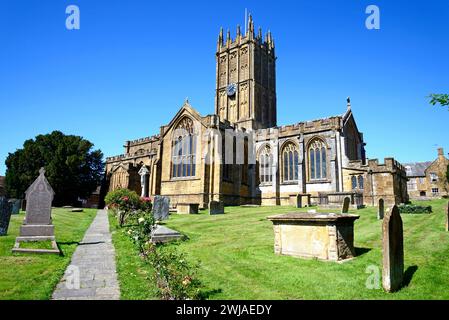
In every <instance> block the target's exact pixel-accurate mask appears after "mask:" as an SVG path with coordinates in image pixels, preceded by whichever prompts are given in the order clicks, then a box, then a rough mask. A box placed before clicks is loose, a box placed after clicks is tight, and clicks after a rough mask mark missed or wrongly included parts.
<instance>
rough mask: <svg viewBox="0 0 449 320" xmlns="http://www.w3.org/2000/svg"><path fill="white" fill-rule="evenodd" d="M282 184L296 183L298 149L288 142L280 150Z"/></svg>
mask: <svg viewBox="0 0 449 320" xmlns="http://www.w3.org/2000/svg"><path fill="white" fill-rule="evenodd" d="M282 158H283V164H284V166H283V178H284V182H295V181H298V176H299V175H298V165H299V160H298V147H297V146H296V145H295V144H294V143H292V142H288V143H287V144H286V145H285V147H284V149H283V150H282Z"/></svg>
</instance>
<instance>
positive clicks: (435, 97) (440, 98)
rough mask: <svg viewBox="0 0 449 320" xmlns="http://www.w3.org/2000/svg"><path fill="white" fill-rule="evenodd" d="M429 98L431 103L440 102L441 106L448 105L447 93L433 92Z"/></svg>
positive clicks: (448, 96) (448, 97)
mask: <svg viewBox="0 0 449 320" xmlns="http://www.w3.org/2000/svg"><path fill="white" fill-rule="evenodd" d="M429 98H430V104H431V105H436V104H440V105H442V106H449V94H436V93H433V94H431V95H430V96H429Z"/></svg>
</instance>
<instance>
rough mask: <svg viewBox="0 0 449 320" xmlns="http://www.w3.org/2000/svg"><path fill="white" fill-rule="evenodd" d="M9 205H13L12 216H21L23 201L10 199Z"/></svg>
mask: <svg viewBox="0 0 449 320" xmlns="http://www.w3.org/2000/svg"><path fill="white" fill-rule="evenodd" d="M9 203H11V214H19V213H20V209H21V208H22V200H21V199H9Z"/></svg>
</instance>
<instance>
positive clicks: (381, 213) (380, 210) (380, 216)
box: [377, 199, 385, 220]
mask: <svg viewBox="0 0 449 320" xmlns="http://www.w3.org/2000/svg"><path fill="white" fill-rule="evenodd" d="M384 215H385V201H384V199H379V206H378V207H377V220H382V219H383V218H384Z"/></svg>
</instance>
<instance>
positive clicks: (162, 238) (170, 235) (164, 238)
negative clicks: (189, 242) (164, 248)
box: [151, 225, 184, 243]
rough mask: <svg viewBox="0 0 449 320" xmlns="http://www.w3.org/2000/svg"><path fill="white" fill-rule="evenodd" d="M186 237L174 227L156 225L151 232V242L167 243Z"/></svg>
mask: <svg viewBox="0 0 449 320" xmlns="http://www.w3.org/2000/svg"><path fill="white" fill-rule="evenodd" d="M182 238H184V236H183V235H182V234H181V233H179V232H178V231H175V230H173V229H170V228H167V227H166V226H160V225H156V228H155V229H154V230H153V231H152V232H151V242H153V243H166V242H170V241H175V240H179V239H182Z"/></svg>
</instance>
